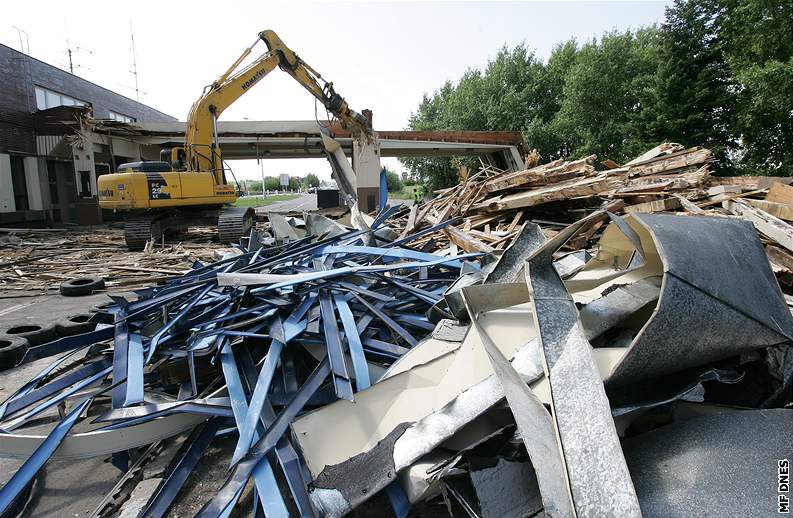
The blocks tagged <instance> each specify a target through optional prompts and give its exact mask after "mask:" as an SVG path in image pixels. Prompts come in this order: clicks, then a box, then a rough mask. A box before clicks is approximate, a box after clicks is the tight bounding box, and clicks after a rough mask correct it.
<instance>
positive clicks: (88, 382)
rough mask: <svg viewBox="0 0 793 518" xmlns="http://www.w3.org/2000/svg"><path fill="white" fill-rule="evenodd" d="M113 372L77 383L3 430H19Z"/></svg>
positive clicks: (100, 372) (11, 422) (106, 372)
mask: <svg viewBox="0 0 793 518" xmlns="http://www.w3.org/2000/svg"><path fill="white" fill-rule="evenodd" d="M111 370H112V367H107V368H106V369H104V370H101V371H99V372H97V373H96V374H94V375H93V376H89V377H87V378H85V379H83V380H82V381H80V382H79V383H76V384H75V385H73V386H71V387H69V388H68V389H67V390H64V391H63V392H61V393H60V394H58V395H57V396H56V397H53V398H50V399H48V400H47V401H44V402H43V403H39V404H38V405H36V406H35V407H33V408H32V409H31V410H28V411H27V412H26V413H25V414H24V415H22V416H20V417H17V418H16V419H12V420H11V421H10V422H9V423H8V424H6V425H4V426H3V428H2V429H3V430H4V431H9V430H13V429H14V428H18V427H19V426H20V425H22V424H23V423H24V422H25V421H27V420H28V419H30V418H31V417H33V416H34V415H37V414H40V413H41V412H43V411H44V410H46V409H48V408H50V407H52V406H53V405H57V404H58V403H60V402H61V401H63V400H64V399H66V398H67V397H69V396H71V395H72V394H76V393H77V392H79V391H81V390H83V389H84V388H85V387H88V386H89V385H91V384H93V383H96V382H97V381H99V380H101V379H102V378H104V377H105V376H107V375H108V374H110V371H111Z"/></svg>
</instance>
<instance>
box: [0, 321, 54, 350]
mask: <svg viewBox="0 0 793 518" xmlns="http://www.w3.org/2000/svg"><path fill="white" fill-rule="evenodd" d="M3 334H5V335H8V336H18V337H20V338H24V339H25V340H27V343H28V345H29V346H31V347H32V346H34V345H41V344H46V343H48V342H52V341H53V340H55V339H56V338H58V333H57V332H55V326H54V325H53V324H32V323H27V322H20V323H19V324H12V325H10V326H9V327H7V328H4V329H3Z"/></svg>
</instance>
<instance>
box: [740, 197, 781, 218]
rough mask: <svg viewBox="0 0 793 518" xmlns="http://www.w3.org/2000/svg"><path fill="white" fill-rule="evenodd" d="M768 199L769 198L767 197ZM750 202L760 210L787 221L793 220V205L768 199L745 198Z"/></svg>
mask: <svg viewBox="0 0 793 518" xmlns="http://www.w3.org/2000/svg"><path fill="white" fill-rule="evenodd" d="M766 199H767V198H766ZM744 201H746V202H748V203H749V204H750V205H751V206H752V207H756V208H758V209H760V210H763V211H765V212H767V213H769V214H771V215H772V216H776V217H777V218H779V219H784V220H785V221H793V205H786V204H784V203H775V202H773V201H766V200H750V199H748V198H747V199H746V200H744Z"/></svg>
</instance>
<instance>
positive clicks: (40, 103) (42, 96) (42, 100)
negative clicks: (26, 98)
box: [36, 86, 47, 110]
mask: <svg viewBox="0 0 793 518" xmlns="http://www.w3.org/2000/svg"><path fill="white" fill-rule="evenodd" d="M36 108H38V109H39V110H44V109H46V108H47V95H46V93H45V92H44V89H43V88H41V87H39V86H37V87H36Z"/></svg>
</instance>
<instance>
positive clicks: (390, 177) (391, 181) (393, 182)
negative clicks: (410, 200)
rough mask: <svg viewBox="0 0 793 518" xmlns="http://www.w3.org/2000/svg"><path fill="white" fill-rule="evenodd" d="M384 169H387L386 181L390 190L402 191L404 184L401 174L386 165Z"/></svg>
mask: <svg viewBox="0 0 793 518" xmlns="http://www.w3.org/2000/svg"><path fill="white" fill-rule="evenodd" d="M383 171H385V181H386V187H387V188H388V192H397V191H401V190H402V186H403V184H402V179H401V178H399V175H398V174H396V173H395V172H394V171H392V170H390V169H388V168H387V167H384V168H383Z"/></svg>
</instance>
